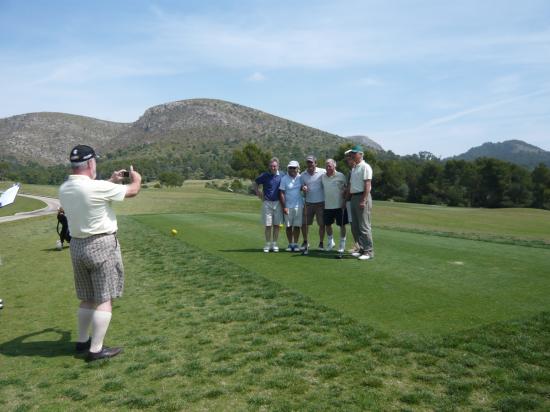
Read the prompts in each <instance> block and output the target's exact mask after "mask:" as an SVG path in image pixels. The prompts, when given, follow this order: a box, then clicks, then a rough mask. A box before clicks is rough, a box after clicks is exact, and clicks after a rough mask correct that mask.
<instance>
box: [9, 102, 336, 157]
mask: <svg viewBox="0 0 550 412" xmlns="http://www.w3.org/2000/svg"><path fill="white" fill-rule="evenodd" d="M248 142H254V143H256V144H258V145H259V146H260V147H262V148H263V149H264V150H269V151H271V152H272V153H273V154H276V155H278V156H281V157H282V158H290V157H293V158H302V157H304V156H305V155H306V154H308V153H315V154H316V155H317V156H318V157H320V158H321V157H325V156H331V155H333V154H334V152H335V150H336V149H337V147H338V146H339V145H340V144H342V143H345V142H346V140H344V138H342V137H340V136H337V135H334V134H330V133H327V132H323V131H321V130H318V129H314V128H312V127H308V126H304V125H302V124H299V123H296V122H292V121H290V120H286V119H283V118H280V117H277V116H273V115H270V114H268V113H265V112H262V111H259V110H255V109H252V108H249V107H245V106H241V105H238V104H234V103H230V102H226V101H221V100H211V99H192V100H182V101H177V102H172V103H167V104H162V105H159V106H154V107H151V108H149V109H147V110H146V111H145V113H144V114H143V116H141V117H140V118H139V119H138V120H137V121H135V122H134V123H128V124H127V123H113V122H106V121H103V120H97V119H92V118H87V117H82V116H75V115H68V114H62V113H31V114H25V115H20V116H14V117H9V118H6V119H0V158H2V157H4V158H6V157H12V158H15V159H16V160H17V161H20V162H25V161H28V160H35V161H37V162H39V163H41V164H44V165H53V164H59V163H64V162H66V158H67V153H68V152H69V150H70V148H71V147H72V146H74V145H75V144H78V143H84V144H89V145H91V146H93V147H95V148H97V149H98V151H100V152H102V153H104V154H108V155H109V156H108V157H109V158H118V157H126V156H128V155H131V156H134V157H135V156H139V157H143V156H146V157H151V156H154V157H162V156H163V155H165V154H169V153H174V152H175V153H179V154H181V153H185V152H191V153H196V152H202V153H206V152H208V151H216V152H218V153H225V154H226V155H227V154H229V153H230V152H231V151H232V150H233V149H234V148H238V147H242V146H243V145H244V144H245V143H248ZM222 157H225V158H226V157H227V156H222Z"/></svg>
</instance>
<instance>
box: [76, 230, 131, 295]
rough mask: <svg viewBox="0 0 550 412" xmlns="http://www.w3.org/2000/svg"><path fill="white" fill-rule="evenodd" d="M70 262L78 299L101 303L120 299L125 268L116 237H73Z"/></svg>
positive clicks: (111, 235)
mask: <svg viewBox="0 0 550 412" xmlns="http://www.w3.org/2000/svg"><path fill="white" fill-rule="evenodd" d="M71 260H72V263H73V272H74V285H75V289H76V296H77V297H78V299H80V300H85V301H93V302H95V303H103V302H107V301H108V300H111V299H115V298H118V297H120V296H122V292H123V289H124V266H123V265H122V255H121V253H120V244H119V242H118V239H117V237H116V234H104V235H95V236H90V237H88V238H85V239H78V238H74V237H73V238H72V240H71Z"/></svg>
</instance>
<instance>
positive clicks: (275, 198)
mask: <svg viewBox="0 0 550 412" xmlns="http://www.w3.org/2000/svg"><path fill="white" fill-rule="evenodd" d="M345 160H346V162H347V163H348V166H349V168H350V170H351V172H350V175H349V178H346V176H344V174H343V173H341V172H339V171H337V170H336V162H335V161H334V159H328V160H327V161H326V163H325V169H323V168H319V167H317V159H316V158H315V156H312V155H310V156H307V157H306V165H307V166H306V170H305V171H304V172H303V173H300V164H299V163H298V162H297V161H296V160H292V161H290V162H289V163H288V166H287V174H285V175H282V174H281V173H280V172H279V160H278V159H277V158H275V157H274V158H272V159H271V160H270V161H269V170H268V171H267V172H264V173H262V174H261V175H260V176H258V177H257V178H256V179H255V182H254V183H255V184H254V190H255V192H256V195H257V196H258V197H259V198H260V199H261V200H262V201H263V204H262V223H263V225H264V230H265V246H264V248H263V251H264V252H266V253H269V252H278V251H279V246H278V238H279V227H280V226H281V225H284V226H285V231H286V236H287V239H288V247H287V248H286V251H288V252H298V251H301V252H302V254H308V253H309V242H308V233H309V226H311V225H312V224H313V218H314V216H315V220H316V221H317V224H318V225H319V250H328V251H330V250H333V249H334V247H335V246H336V242H335V240H334V235H333V230H332V225H333V224H334V223H336V225H337V226H339V228H340V241H339V245H338V253H339V254H340V256H341V255H342V254H343V253H344V249H345V247H346V224H348V223H351V231H352V235H353V239H354V246H353V248H352V250H351V254H352V256H354V257H356V258H358V259H359V260H369V259H372V258H373V257H374V252H373V244H372V231H371V210H372V197H371V193H370V192H371V183H372V168H371V167H370V165H369V164H368V163H367V162H365V160H364V159H363V149H362V147H361V146H355V147H353V148H352V149H350V150H348V151H346V153H345ZM260 186H261V187H262V190H261V191H260ZM300 231H301V232H302V237H303V242H302V244H301V246H298V245H299V240H298V239H299V237H300ZM325 232H326V234H327V246H326V248H325V245H324V242H323V241H324V237H325Z"/></svg>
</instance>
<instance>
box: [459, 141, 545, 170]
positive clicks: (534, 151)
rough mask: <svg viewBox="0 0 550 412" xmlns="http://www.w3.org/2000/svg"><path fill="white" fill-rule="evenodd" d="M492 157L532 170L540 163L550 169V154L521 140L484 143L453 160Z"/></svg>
mask: <svg viewBox="0 0 550 412" xmlns="http://www.w3.org/2000/svg"><path fill="white" fill-rule="evenodd" d="M480 157H492V158H495V159H499V160H504V161H507V162H511V163H516V164H519V165H521V166H524V167H527V168H529V169H532V168H534V167H536V166H537V165H538V164H539V163H544V164H545V165H546V166H549V167H550V152H547V151H545V150H543V149H541V148H540V147H537V146H534V145H532V144H529V143H526V142H524V141H521V140H506V141H504V142H499V143H491V142H487V143H483V144H482V145H481V146H477V147H473V148H471V149H470V150H468V151H467V152H466V153H462V154H460V155H458V156H454V157H452V159H463V160H475V159H477V158H480Z"/></svg>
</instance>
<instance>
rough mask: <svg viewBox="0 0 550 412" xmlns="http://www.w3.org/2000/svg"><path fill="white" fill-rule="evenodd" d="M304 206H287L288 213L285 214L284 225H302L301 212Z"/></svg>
mask: <svg viewBox="0 0 550 412" xmlns="http://www.w3.org/2000/svg"><path fill="white" fill-rule="evenodd" d="M303 210H304V207H303V206H298V207H289V208H288V215H285V226H286V227H293V226H294V227H296V226H298V227H300V226H302V214H303V213H304V212H303Z"/></svg>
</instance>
